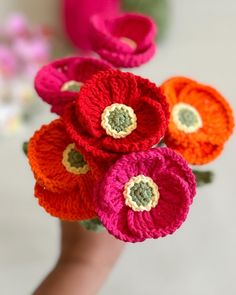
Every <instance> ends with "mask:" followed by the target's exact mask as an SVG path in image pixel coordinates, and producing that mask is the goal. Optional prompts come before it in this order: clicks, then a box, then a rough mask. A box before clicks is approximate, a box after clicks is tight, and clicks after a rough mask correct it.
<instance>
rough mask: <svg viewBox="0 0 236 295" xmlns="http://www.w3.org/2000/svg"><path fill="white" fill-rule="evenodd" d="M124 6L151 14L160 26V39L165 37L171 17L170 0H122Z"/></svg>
mask: <svg viewBox="0 0 236 295" xmlns="http://www.w3.org/2000/svg"><path fill="white" fill-rule="evenodd" d="M122 8H123V9H124V10H125V11H130V12H139V13H143V14H146V15H149V16H151V17H152V18H153V19H154V21H155V22H156V24H157V26H158V35H157V38H158V40H160V39H162V38H163V37H164V35H165V33H166V31H167V29H168V23H169V19H170V5H169V0H122Z"/></svg>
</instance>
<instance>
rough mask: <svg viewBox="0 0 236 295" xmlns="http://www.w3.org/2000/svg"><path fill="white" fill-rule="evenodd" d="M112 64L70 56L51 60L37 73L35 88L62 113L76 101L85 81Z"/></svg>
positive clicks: (53, 109) (55, 111) (54, 109)
mask: <svg viewBox="0 0 236 295" xmlns="http://www.w3.org/2000/svg"><path fill="white" fill-rule="evenodd" d="M110 68H111V66H110V65H109V64H108V63H106V62H104V61H102V60H98V59H94V58H88V57H68V58H63V59H60V60H56V61H53V62H51V63H50V64H48V65H46V66H44V67H43V68H42V69H41V70H40V71H39V72H38V74H37V75H36V78H35V89H36V91H37V93H38V95H39V96H40V97H41V98H42V99H43V100H44V101H46V102H47V103H49V104H50V105H51V106H52V108H51V111H52V112H54V113H57V114H59V115H61V114H62V113H63V111H64V109H65V108H66V106H67V105H68V104H71V103H73V102H74V101H75V99H76V97H77V95H78V92H79V91H80V88H81V87H82V86H83V84H84V82H86V81H87V80H88V79H90V78H91V77H92V76H93V75H94V74H96V73H98V72H99V71H104V70H108V69H110Z"/></svg>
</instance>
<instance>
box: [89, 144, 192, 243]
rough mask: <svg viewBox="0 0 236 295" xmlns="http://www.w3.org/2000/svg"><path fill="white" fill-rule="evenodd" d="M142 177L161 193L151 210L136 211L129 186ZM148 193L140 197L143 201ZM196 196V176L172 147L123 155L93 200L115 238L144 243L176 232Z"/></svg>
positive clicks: (99, 185)
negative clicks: (128, 196) (128, 195)
mask: <svg viewBox="0 0 236 295" xmlns="http://www.w3.org/2000/svg"><path fill="white" fill-rule="evenodd" d="M139 175H141V176H142V177H141V179H143V180H144V182H146V184H147V183H148V182H147V181H146V180H145V178H146V179H147V178H149V179H151V180H152V181H153V182H154V183H155V186H157V187H158V190H159V194H160V195H159V198H158V202H156V203H155V204H154V205H155V206H153V208H151V209H150V210H145V209H144V210H140V211H137V210H134V209H133V208H131V207H130V206H128V205H127V204H126V201H125V194H126V185H127V183H129V182H130V180H132V178H133V177H136V178H137V176H139ZM141 185H143V184H141ZM143 187H144V185H143ZM145 191H146V189H145V188H144V190H143V194H139V197H141V199H142V201H143V202H144V201H145V198H147V194H146V195H145ZM146 192H147V191H146ZM195 193H196V183H195V177H194V175H193V173H192V171H191V169H190V168H189V167H188V164H187V162H186V161H185V160H184V159H183V158H182V157H181V156H180V155H177V154H176V153H175V152H174V151H172V150H170V149H169V148H154V149H150V150H149V151H146V152H138V153H131V154H129V155H124V156H122V157H121V158H120V159H119V160H118V161H117V162H116V163H115V164H114V165H113V166H111V168H110V169H109V171H108V172H107V173H106V175H105V176H104V178H103V179H102V180H101V182H100V183H99V184H98V186H97V190H96V193H95V194H94V198H95V203H96V212H97V215H98V217H99V219H100V220H101V221H102V223H103V225H104V226H105V227H106V228H107V230H108V231H109V232H110V233H111V234H112V235H114V236H115V237H116V238H118V239H120V240H123V241H126V242H141V241H144V240H145V239H148V238H159V237H164V236H166V235H168V234H172V233H173V232H175V231H176V230H177V229H178V228H179V227H180V226H181V224H182V223H183V222H184V220H185V219H186V217H187V214H188V211H189V207H190V205H191V203H192V200H193V197H194V195H195ZM141 199H140V200H141ZM143 204H144V203H143ZM143 204H142V206H143ZM137 205H138V203H137ZM140 207H141V206H140ZM144 207H145V206H144ZM144 207H143V208H144Z"/></svg>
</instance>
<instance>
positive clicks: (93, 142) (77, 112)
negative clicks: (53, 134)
mask: <svg viewBox="0 0 236 295" xmlns="http://www.w3.org/2000/svg"><path fill="white" fill-rule="evenodd" d="M116 104H118V105H119V106H120V107H121V109H123V112H126V111H127V107H129V108H130V109H132V110H133V113H134V114H135V117H136V118H134V117H132V118H131V117H130V118H129V115H128V113H126V116H128V118H129V120H131V121H132V124H133V125H132V126H131V127H132V131H131V133H129V134H128V133H126V134H125V137H123V138H117V137H116V136H115V131H114V130H113V134H112V133H109V132H108V129H107V130H106V128H105V129H104V124H103V117H102V116H103V115H104V110H107V107H109V106H113V107H114V105H116ZM130 114H131V113H130ZM121 115H122V118H121V119H122V120H123V119H124V117H123V116H124V114H121ZM131 116H132V115H131ZM63 118H64V122H65V125H66V128H67V131H68V133H69V134H70V136H71V138H72V139H73V141H74V142H75V143H76V145H77V147H78V148H79V149H80V150H81V152H82V153H83V154H84V155H85V157H86V159H87V161H88V163H89V164H91V165H92V166H94V165H96V164H97V165H100V164H101V163H103V165H100V167H101V168H105V170H106V168H107V166H109V165H110V164H111V163H113V162H114V161H115V160H116V159H118V158H119V156H120V155H121V154H122V153H130V152H133V151H141V150H147V149H149V148H151V147H152V146H153V145H154V144H156V143H157V142H159V141H160V139H161V138H162V137H163V135H164V133H165V131H166V128H167V124H168V119H169V112H168V105H167V103H166V99H165V97H164V96H163V95H162V92H161V91H160V89H159V88H158V87H157V86H156V85H155V84H153V83H151V82H150V81H149V80H147V79H143V78H141V77H138V76H135V75H133V74H131V73H123V72H120V71H119V70H111V71H104V72H101V73H98V74H97V75H95V76H94V77H93V78H92V79H91V80H89V81H88V82H87V83H86V84H85V85H84V87H83V88H82V89H81V91H80V93H79V95H78V98H77V100H76V103H75V105H72V106H71V107H70V108H68V109H67V111H66V112H65V114H64V116H63ZM107 119H111V117H110V118H107ZM118 119H119V118H118ZM126 119H127V117H126ZM116 123H117V122H116ZM126 123H127V122H126ZM112 124H113V123H110V126H109V127H111V126H112ZM122 124H124V122H123V123H122ZM134 124H135V125H134ZM122 126H124V125H122ZM125 132H126V131H125Z"/></svg>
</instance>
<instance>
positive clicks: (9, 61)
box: [0, 45, 17, 77]
mask: <svg viewBox="0 0 236 295" xmlns="http://www.w3.org/2000/svg"><path fill="white" fill-rule="evenodd" d="M16 70H17V61H16V57H15V55H14V53H13V52H12V51H11V50H10V49H9V48H8V47H7V46H5V45H0V76H1V75H2V76H3V77H11V76H13V75H14V74H15V73H16Z"/></svg>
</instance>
